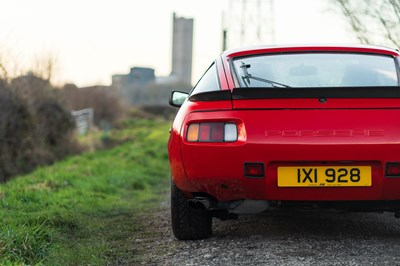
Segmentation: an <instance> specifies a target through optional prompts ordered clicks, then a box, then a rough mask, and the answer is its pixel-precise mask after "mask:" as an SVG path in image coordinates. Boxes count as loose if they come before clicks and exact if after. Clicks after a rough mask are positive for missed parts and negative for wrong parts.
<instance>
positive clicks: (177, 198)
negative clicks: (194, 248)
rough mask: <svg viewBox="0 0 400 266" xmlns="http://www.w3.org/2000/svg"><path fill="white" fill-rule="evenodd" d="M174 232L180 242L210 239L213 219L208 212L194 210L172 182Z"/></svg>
mask: <svg viewBox="0 0 400 266" xmlns="http://www.w3.org/2000/svg"><path fill="white" fill-rule="evenodd" d="M171 219H172V231H173V233H174V235H175V237H176V238H178V239H180V240H195V239H204V238H208V237H210V236H211V234H212V217H211V215H210V213H209V211H207V210H201V209H194V208H192V207H190V205H189V202H188V200H187V198H186V197H185V195H184V194H183V193H182V191H180V190H179V188H177V186H176V185H175V183H174V182H173V181H171Z"/></svg>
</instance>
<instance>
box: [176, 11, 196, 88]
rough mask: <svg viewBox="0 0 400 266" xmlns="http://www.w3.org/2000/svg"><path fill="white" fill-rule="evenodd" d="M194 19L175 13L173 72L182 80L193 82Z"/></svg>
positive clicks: (188, 82)
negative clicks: (178, 15)
mask: <svg viewBox="0 0 400 266" xmlns="http://www.w3.org/2000/svg"><path fill="white" fill-rule="evenodd" d="M192 57H193V19H187V18H182V17H177V16H176V14H175V13H174V14H173V40H172V72H171V76H175V77H176V78H178V79H179V80H180V81H182V82H184V83H187V84H192Z"/></svg>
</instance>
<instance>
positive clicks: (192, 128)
mask: <svg viewBox="0 0 400 266" xmlns="http://www.w3.org/2000/svg"><path fill="white" fill-rule="evenodd" d="M237 135H238V134H237V126H236V124H233V123H194V124H190V125H189V127H188V131H187V135H186V139H187V140H188V141H190V142H233V141H236V140H237Z"/></svg>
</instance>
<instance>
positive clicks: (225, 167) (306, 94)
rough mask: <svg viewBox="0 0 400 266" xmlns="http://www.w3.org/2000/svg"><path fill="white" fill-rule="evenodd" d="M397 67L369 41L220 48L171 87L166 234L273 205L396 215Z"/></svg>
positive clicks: (181, 234)
mask: <svg viewBox="0 0 400 266" xmlns="http://www.w3.org/2000/svg"><path fill="white" fill-rule="evenodd" d="M399 73H400V72H399V52H398V51H397V50H392V49H389V48H384V47H377V46H364V45H346V46H339V45H337V46H333V45H332V46H328V45H324V46H322V45H319V46H312V45H308V46H262V47H253V48H247V49H238V50H230V51H225V52H224V53H222V54H221V55H220V56H219V57H218V58H217V59H216V60H215V61H214V62H213V63H212V64H211V66H210V67H209V68H208V70H207V71H206V72H205V74H204V75H203V77H202V78H201V79H200V81H199V82H198V83H197V85H196V86H195V87H194V89H193V90H192V91H191V92H190V93H189V94H187V93H184V92H178V91H174V92H172V94H171V98H170V104H171V105H173V106H176V107H180V109H179V111H178V113H177V115H176V118H175V120H174V122H173V125H172V128H171V133H170V139H169V143H168V152H169V161H170V167H171V173H172V179H171V216H172V229H173V232H174V235H175V237H177V238H178V239H202V238H207V237H209V236H210V235H211V234H212V219H213V217H216V218H219V219H221V220H226V219H234V218H237V217H238V215H240V214H244V213H250V214H251V213H259V212H264V211H267V210H275V209H282V208H294V207H295V208H311V207H312V208H317V209H338V210H344V211H365V212H369V211H378V212H382V211H388V212H393V213H394V214H395V216H396V217H400V86H399Z"/></svg>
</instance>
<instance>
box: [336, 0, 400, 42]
mask: <svg viewBox="0 0 400 266" xmlns="http://www.w3.org/2000/svg"><path fill="white" fill-rule="evenodd" d="M331 3H332V4H333V5H335V6H337V7H338V8H339V10H340V12H341V13H342V14H343V15H344V17H345V18H346V19H347V21H348V23H349V25H350V26H351V28H352V30H353V32H354V33H355V34H356V36H357V38H358V39H359V41H360V42H361V43H370V44H371V43H374V44H384V45H390V46H393V45H394V46H396V47H400V34H399V31H400V1H399V0H374V1H371V0H351V1H350V0H332V1H331Z"/></svg>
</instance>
